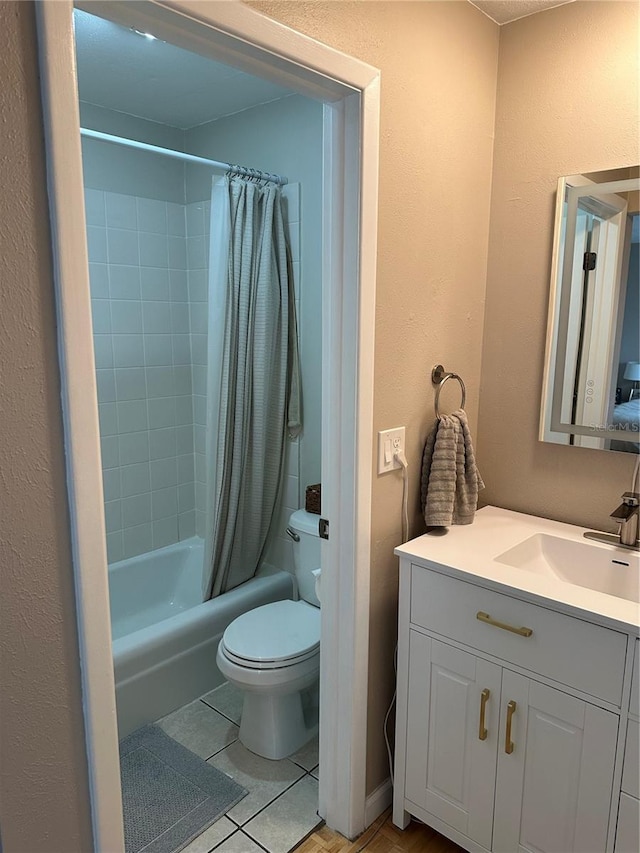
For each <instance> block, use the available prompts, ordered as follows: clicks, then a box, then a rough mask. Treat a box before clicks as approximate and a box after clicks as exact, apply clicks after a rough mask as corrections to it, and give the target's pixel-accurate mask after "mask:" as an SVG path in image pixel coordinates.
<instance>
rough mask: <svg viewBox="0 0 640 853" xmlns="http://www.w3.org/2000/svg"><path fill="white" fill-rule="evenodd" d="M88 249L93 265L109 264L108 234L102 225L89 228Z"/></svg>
mask: <svg viewBox="0 0 640 853" xmlns="http://www.w3.org/2000/svg"><path fill="white" fill-rule="evenodd" d="M87 249H88V253H89V261H90V262H91V263H93V264H106V262H107V233H106V231H105V229H104V228H103V227H102V226H100V225H89V226H87Z"/></svg>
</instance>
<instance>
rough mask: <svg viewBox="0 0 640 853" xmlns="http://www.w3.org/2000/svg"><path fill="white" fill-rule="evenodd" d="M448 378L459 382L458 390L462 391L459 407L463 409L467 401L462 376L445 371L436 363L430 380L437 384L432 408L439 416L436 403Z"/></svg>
mask: <svg viewBox="0 0 640 853" xmlns="http://www.w3.org/2000/svg"><path fill="white" fill-rule="evenodd" d="M449 379H457V380H458V382H459V383H460V390H461V391H462V401H461V403H460V408H461V409H464V404H465V403H466V401H467V389H466V388H465V387H464V382H463V381H462V377H461V376H458V374H457V373H445V369H444V367H443V366H442V365H441V364H436V366H435V367H434V368H433V370H432V371H431V381H432V382H433V384H434V385H437V386H438V387H437V388H436V399H435V401H434V404H433V406H434V408H435V410H436V417H437V418H439V417H440V409H439V408H438V404H439V402H440V392H441V391H442V388H443V387H444V385H445V384H446V383H447V382H448V381H449Z"/></svg>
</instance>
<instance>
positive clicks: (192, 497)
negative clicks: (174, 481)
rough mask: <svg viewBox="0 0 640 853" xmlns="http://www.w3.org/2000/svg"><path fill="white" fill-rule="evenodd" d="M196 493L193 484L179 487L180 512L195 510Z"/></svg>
mask: <svg viewBox="0 0 640 853" xmlns="http://www.w3.org/2000/svg"><path fill="white" fill-rule="evenodd" d="M195 505H196V493H195V488H194V484H193V483H185V484H184V485H182V486H178V512H188V511H189V510H191V509H195Z"/></svg>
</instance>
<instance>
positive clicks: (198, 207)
mask: <svg viewBox="0 0 640 853" xmlns="http://www.w3.org/2000/svg"><path fill="white" fill-rule="evenodd" d="M185 210H186V214H187V235H188V236H189V237H200V236H202V235H203V234H204V203H203V202H201V201H194V202H192V203H191V204H188V205H186V208H185Z"/></svg>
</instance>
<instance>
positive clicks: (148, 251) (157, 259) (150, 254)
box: [138, 231, 169, 269]
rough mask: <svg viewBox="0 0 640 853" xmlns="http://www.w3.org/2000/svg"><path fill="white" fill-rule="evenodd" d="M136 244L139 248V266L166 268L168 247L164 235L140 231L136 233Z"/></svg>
mask: <svg viewBox="0 0 640 853" xmlns="http://www.w3.org/2000/svg"><path fill="white" fill-rule="evenodd" d="M138 245H139V248H140V266H141V267H162V268H164V269H167V268H168V265H169V247H168V241H167V238H166V236H165V235H163V234H150V233H148V232H146V231H140V232H139V233H138Z"/></svg>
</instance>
